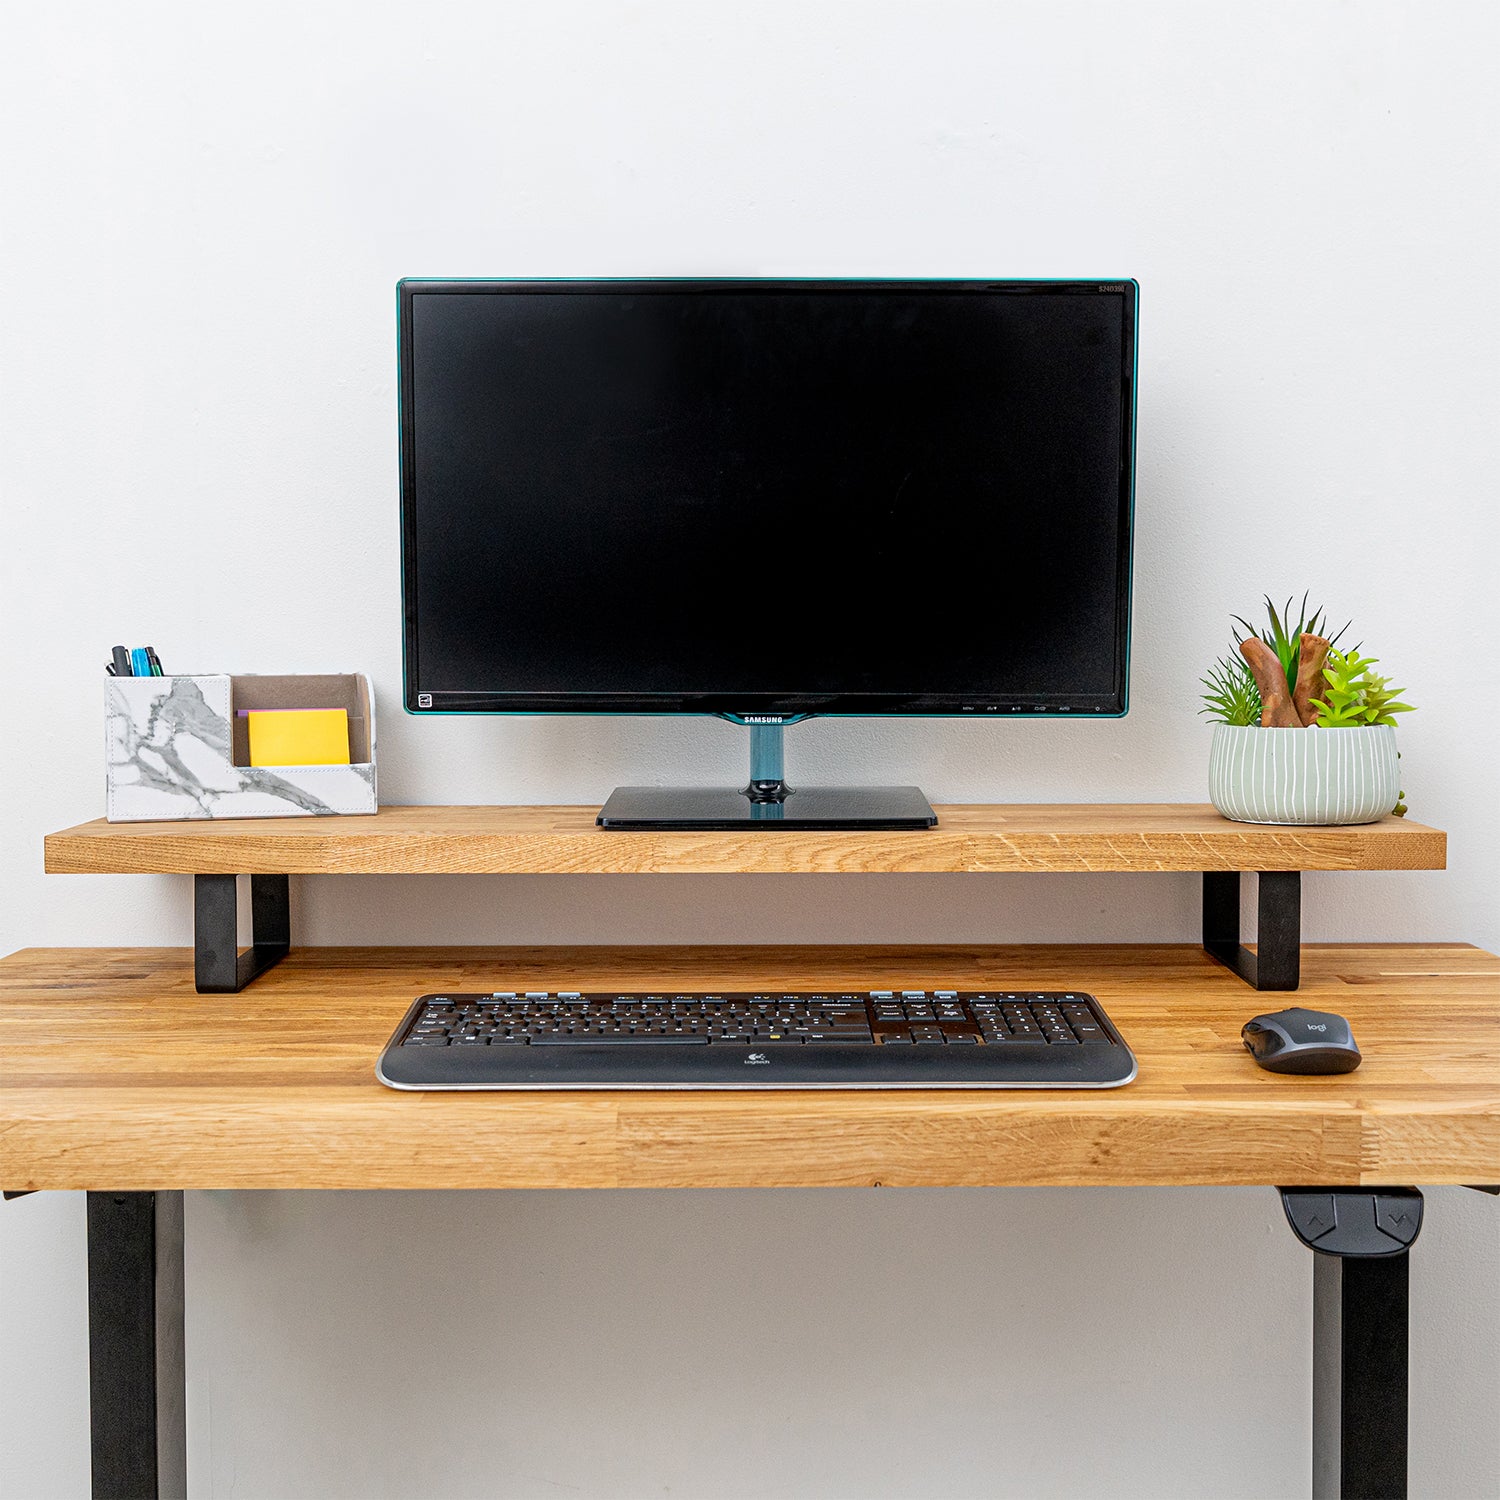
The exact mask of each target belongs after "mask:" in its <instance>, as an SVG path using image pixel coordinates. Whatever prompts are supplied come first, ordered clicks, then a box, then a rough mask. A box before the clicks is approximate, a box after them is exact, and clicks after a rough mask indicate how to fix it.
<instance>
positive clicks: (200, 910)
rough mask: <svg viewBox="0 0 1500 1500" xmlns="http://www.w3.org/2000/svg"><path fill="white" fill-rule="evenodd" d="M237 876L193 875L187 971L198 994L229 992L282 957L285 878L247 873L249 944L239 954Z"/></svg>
mask: <svg viewBox="0 0 1500 1500" xmlns="http://www.w3.org/2000/svg"><path fill="white" fill-rule="evenodd" d="M238 880H239V877H238V876H237V875H194V876H193V971H194V981H195V983H196V985H197V989H198V993H199V994H200V995H233V994H237V993H238V992H239V991H240V990H242V989H244V987H245V986H246V985H247V984H249V983H250V981H251V980H252V979H254V978H255V976H256V975H257V974H263V973H264V972H265V971H266V970H267V969H269V968H270V967H271V965H272V964H274V963H279V962H280V961H281V960H282V959H283V958H285V957H286V956H287V953H288V951H289V950H290V948H291V946H292V897H291V882H290V879H289V878H288V877H287V876H285V875H252V876H251V877H250V946H249V948H248V949H247V950H246V951H245V952H244V953H241V952H240V938H239V903H238V899H237V882H238Z"/></svg>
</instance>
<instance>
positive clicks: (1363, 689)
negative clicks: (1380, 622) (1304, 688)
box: [1312, 647, 1412, 729]
mask: <svg viewBox="0 0 1500 1500" xmlns="http://www.w3.org/2000/svg"><path fill="white" fill-rule="evenodd" d="M1378 661H1379V658H1378V657H1374V656H1361V655H1360V654H1359V650H1358V648H1357V647H1356V648H1355V649H1353V650H1350V651H1340V650H1338V649H1337V648H1334V649H1332V650H1330V651H1329V653H1328V661H1327V663H1326V664H1325V665H1324V667H1323V676H1324V678H1325V679H1326V680H1327V683H1328V691H1327V693H1326V694H1325V695H1324V696H1323V697H1322V698H1314V699H1313V700H1312V706H1313V707H1314V708H1315V709H1317V711H1318V717H1317V721H1316V722H1317V726H1318V728H1319V729H1361V728H1367V727H1368V726H1370V725H1372V724H1392V725H1393V724H1395V722H1396V719H1395V716H1396V715H1397V714H1409V713H1411V712H1412V706H1411V704H1410V703H1401V702H1399V701H1398V698H1397V695H1398V694H1399V693H1400V692H1401V689H1400V688H1393V687H1391V685H1390V678H1388V677H1380V676H1377V675H1376V674H1375V673H1374V672H1372V671H1371V670H1370V668H1371V667H1373V666H1375V665H1376V664H1377V662H1378Z"/></svg>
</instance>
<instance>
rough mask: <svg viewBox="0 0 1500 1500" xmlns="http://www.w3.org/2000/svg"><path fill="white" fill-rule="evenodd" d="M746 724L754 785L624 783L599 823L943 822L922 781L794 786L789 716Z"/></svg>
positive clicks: (853, 825) (728, 827)
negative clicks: (787, 750)
mask: <svg viewBox="0 0 1500 1500" xmlns="http://www.w3.org/2000/svg"><path fill="white" fill-rule="evenodd" d="M725 717H726V718H729V717H731V716H730V715H725ZM736 722H740V723H743V722H744V721H743V720H738V719H737V720H736ZM793 722H796V721H795V719H794V720H793ZM746 727H747V728H748V729H749V730H750V784H749V785H748V786H745V787H740V788H734V787H728V786H725V787H670V786H668V787H662V786H621V787H616V788H615V790H614V792H613V793H612V795H611V796H610V799H609V801H608V802H606V803H605V804H604V808H603V810H602V811H601V812H600V814H599V818H598V822H599V826H600V827H601V828H625V829H632V828H633V829H641V830H659V831H670V830H674V829H683V830H685V829H715V830H719V831H723V832H733V831H735V830H736V829H741V828H752V827H759V828H823V829H842V828H849V829H857V828H868V829H896V828H931V827H932V826H933V825H934V824H935V823H936V822H937V815H936V814H935V813H934V812H933V810H932V807H931V805H930V804H929V803H928V801H927V799H926V797H924V796H923V795H922V792H921V789H920V788H918V787H914V786H857V787H838V786H835V787H809V786H803V787H799V788H797V789H796V790H793V789H792V788H791V787H789V786H788V785H787V784H786V770H785V758H784V753H783V743H782V736H783V733H784V731H785V729H786V723H785V721H782V722H777V723H772V724H756V723H752V724H749V725H747V726H746Z"/></svg>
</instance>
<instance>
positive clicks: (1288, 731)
mask: <svg viewBox="0 0 1500 1500" xmlns="http://www.w3.org/2000/svg"><path fill="white" fill-rule="evenodd" d="M1291 603H1292V602H1291V600H1290V599H1288V600H1287V602H1286V605H1285V606H1284V607H1283V609H1282V610H1281V612H1280V613H1278V612H1277V609H1276V606H1275V605H1274V604H1272V603H1271V600H1270V599H1269V598H1267V599H1266V613H1267V616H1268V617H1269V625H1268V627H1264V628H1262V629H1261V630H1259V631H1257V630H1256V628H1255V627H1254V626H1253V625H1251V624H1250V622H1249V621H1248V620H1245V619H1242V618H1241V617H1239V616H1235V622H1236V623H1237V624H1239V625H1242V626H1244V628H1245V631H1246V634H1245V635H1243V636H1241V635H1240V634H1239V633H1238V632H1237V631H1236V632H1235V646H1236V651H1235V652H1234V653H1231V654H1229V655H1225V656H1221V657H1220V658H1219V659H1218V660H1217V661H1216V662H1215V663H1214V664H1213V666H1212V667H1210V668H1209V671H1208V675H1207V676H1206V677H1204V678H1203V679H1202V681H1203V686H1204V693H1203V703H1204V707H1203V709H1202V710H1201V712H1203V713H1205V714H1208V715H1209V716H1210V717H1211V718H1214V719H1217V720H1218V723H1216V724H1215V725H1214V738H1213V746H1212V748H1211V749H1210V751H1209V759H1208V794H1209V799H1210V800H1211V801H1212V802H1213V805H1214V806H1215V807H1216V808H1218V810H1219V811H1220V812H1221V813H1222V814H1223V815H1224V816H1225V817H1226V818H1233V819H1234V820H1235V821H1236V822H1239V823H1316V824H1323V825H1328V824H1339V823H1373V822H1374V821H1375V820H1376V819H1377V818H1383V817H1385V816H1386V815H1387V814H1388V813H1395V814H1396V816H1398V817H1400V816H1401V815H1403V814H1404V813H1405V812H1406V805H1405V803H1404V801H1403V800H1402V797H1403V794H1402V792H1401V790H1400V783H1399V777H1398V771H1397V764H1396V763H1397V759H1398V754H1397V750H1396V731H1395V728H1394V725H1395V722H1396V720H1395V716H1396V715H1397V714H1401V713H1409V712H1411V705H1410V704H1409V703H1402V702H1400V701H1398V700H1399V695H1400V692H1401V690H1400V689H1399V688H1393V687H1391V685H1390V682H1389V680H1388V679H1387V678H1384V677H1381V676H1378V675H1377V674H1376V673H1375V671H1374V670H1373V669H1374V667H1375V666H1376V665H1377V659H1376V658H1375V657H1371V656H1365V655H1363V654H1362V653H1361V651H1360V648H1359V647H1358V646H1352V647H1349V648H1347V649H1345V650H1340V648H1339V644H1338V643H1339V641H1340V639H1341V638H1342V637H1343V635H1344V632H1345V631H1346V630H1348V628H1349V627H1348V626H1347V625H1345V626H1344V628H1343V629H1342V630H1340V631H1338V632H1337V633H1336V634H1335V635H1334V636H1332V637H1331V638H1330V637H1328V636H1326V635H1325V634H1323V632H1324V631H1325V630H1326V628H1327V618H1326V615H1325V614H1324V612H1323V611H1322V610H1315V611H1314V612H1313V614H1312V615H1310V616H1309V615H1308V613H1307V597H1306V596H1305V595H1304V596H1303V600H1302V608H1301V609H1300V610H1299V611H1298V618H1297V622H1296V624H1295V625H1293V624H1292V623H1291Z"/></svg>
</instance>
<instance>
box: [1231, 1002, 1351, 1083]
mask: <svg viewBox="0 0 1500 1500" xmlns="http://www.w3.org/2000/svg"><path fill="white" fill-rule="evenodd" d="M1240 1038H1241V1040H1242V1041H1243V1042H1244V1044H1245V1050H1246V1051H1247V1052H1248V1053H1249V1054H1250V1055H1251V1057H1253V1058H1254V1059H1255V1060H1256V1062H1258V1063H1259V1064H1260V1065H1261V1067H1263V1068H1266V1069H1269V1070H1270V1071H1271V1072H1272V1073H1352V1072H1353V1071H1354V1070H1355V1069H1356V1068H1357V1067H1358V1066H1359V1064H1360V1055H1359V1048H1358V1047H1356V1046H1355V1045H1354V1033H1353V1032H1352V1031H1350V1030H1349V1023H1348V1022H1347V1021H1346V1020H1345V1019H1344V1018H1343V1017H1342V1016H1336V1015H1334V1013H1333V1012H1332V1011H1328V1010H1302V1009H1301V1008H1300V1007H1297V1006H1294V1007H1293V1008H1292V1009H1291V1010H1278V1011H1273V1012H1272V1013H1271V1014H1270V1015H1265V1016H1256V1017H1255V1018H1254V1019H1253V1020H1250V1021H1246V1022H1245V1024H1244V1027H1243V1028H1242V1029H1241V1031H1240Z"/></svg>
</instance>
